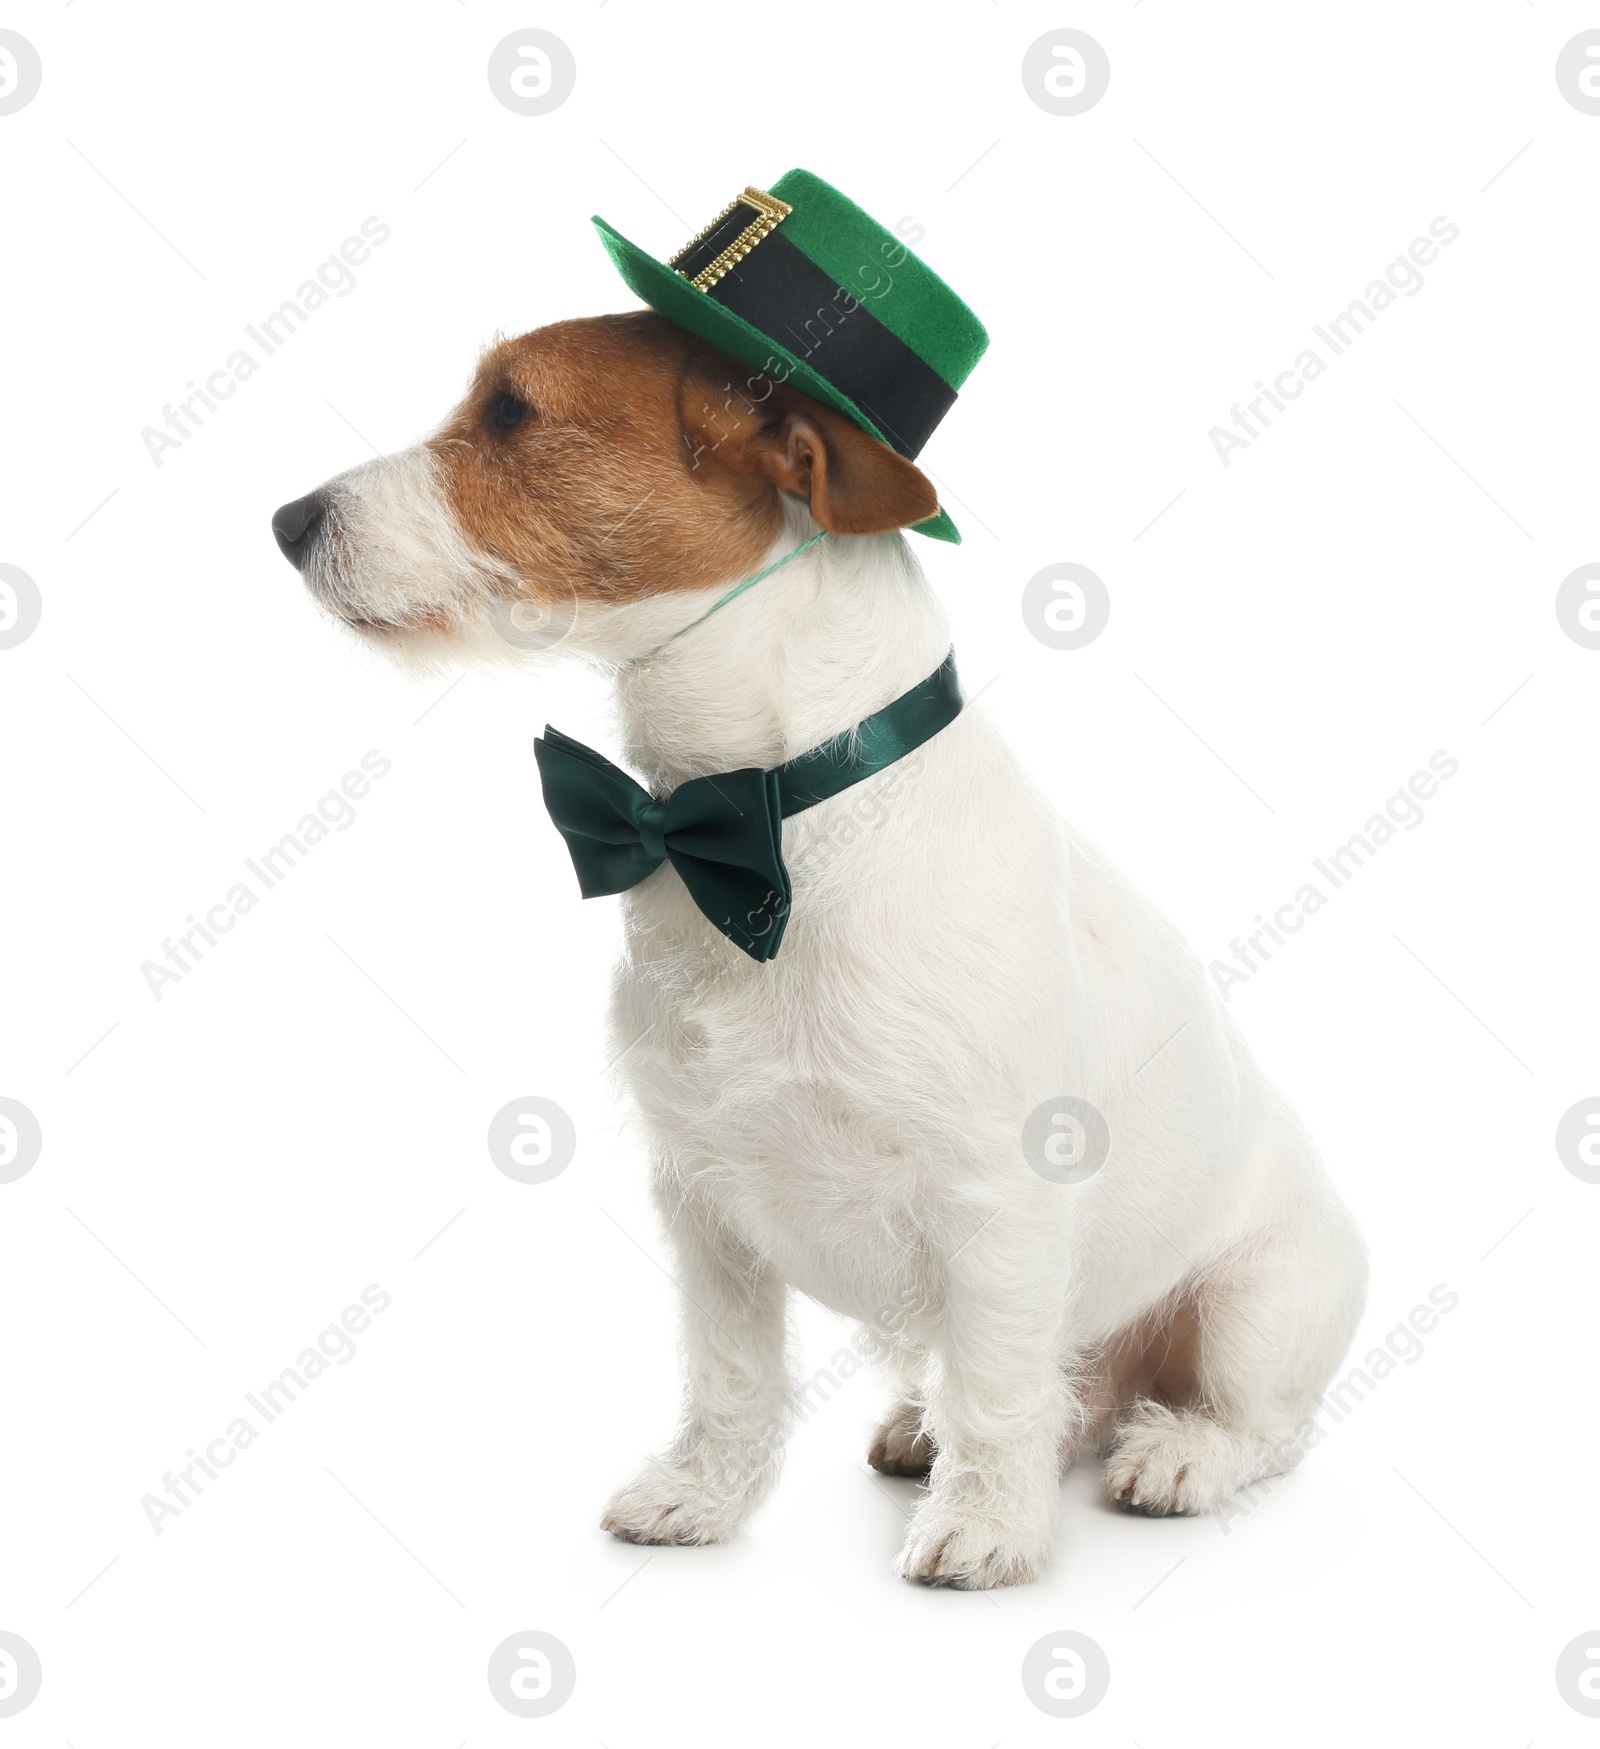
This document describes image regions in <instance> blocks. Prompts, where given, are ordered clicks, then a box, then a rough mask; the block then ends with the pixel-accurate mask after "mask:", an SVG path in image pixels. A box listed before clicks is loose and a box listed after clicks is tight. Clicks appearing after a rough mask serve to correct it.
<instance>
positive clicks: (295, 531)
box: [272, 492, 328, 571]
mask: <svg viewBox="0 0 1600 1749" xmlns="http://www.w3.org/2000/svg"><path fill="white" fill-rule="evenodd" d="M327 514H328V507H327V505H326V504H325V503H324V502H323V499H322V495H321V494H320V493H318V492H311V493H308V494H307V495H306V496H305V497H304V498H296V499H295V500H294V502H293V503H292V504H282V505H279V507H278V508H277V509H276V510H274V511H273V513H272V533H273V536H274V538H275V539H276V540H277V543H278V547H279V550H280V551H281V552H282V553H283V556H284V557H285V558H286V559H287V560H288V561H289V563H290V564H291V565H293V566H294V568H295V569H296V570H297V571H303V570H305V568H306V564H307V562H308V561H309V559H310V557H311V549H312V548H313V547H314V546H315V545H316V540H317V535H318V532H319V531H320V530H321V528H322V525H323V523H324V521H325V520H326V519H327Z"/></svg>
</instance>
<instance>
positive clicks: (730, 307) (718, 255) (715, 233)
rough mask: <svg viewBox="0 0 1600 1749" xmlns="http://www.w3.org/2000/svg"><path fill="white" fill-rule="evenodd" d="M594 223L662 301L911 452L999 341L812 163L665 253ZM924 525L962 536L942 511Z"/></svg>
mask: <svg viewBox="0 0 1600 1749" xmlns="http://www.w3.org/2000/svg"><path fill="white" fill-rule="evenodd" d="M594 223H595V226H596V228H597V229H598V230H599V232H600V240H601V242H602V243H604V244H605V247H606V251H607V253H608V254H609V255H610V257H611V259H612V261H613V262H614V263H615V265H616V268H617V271H618V272H619V273H620V274H621V275H622V277H623V279H624V280H625V281H626V282H627V284H628V286H629V288H630V289H631V290H632V291H633V292H634V293H635V294H636V295H637V296H638V297H640V298H642V299H643V300H644V302H645V303H647V304H648V305H649V306H650V308H651V309H653V310H655V311H657V312H658V313H659V314H660V315H663V316H665V317H666V318H667V320H668V321H670V322H675V323H677V324H678V326H679V327H680V328H687V329H688V330H689V331H690V332H691V333H692V334H697V335H699V336H700V338H701V339H702V340H705V341H708V342H709V343H710V344H711V345H713V346H715V347H716V348H717V349H718V350H719V351H721V352H726V353H729V354H731V355H732V356H733V357H734V358H737V359H738V360H739V361H740V362H741V363H742V364H747V365H749V366H750V367H751V368H752V369H753V370H754V371H756V372H759V373H762V374H764V375H766V376H769V377H771V378H772V379H773V380H774V381H777V382H786V383H792V384H793V385H794V386H795V387H796V388H798V389H800V390H802V391H803V392H804V393H805V394H808V395H811V396H812V397H814V398H815V399H816V400H818V401H820V402H822V403H823V405H824V406H827V407H832V408H833V409H834V410H835V411H836V412H840V413H843V414H845V415H846V416H847V417H848V418H850V419H853V420H854V421H855V422H856V424H858V425H859V426H861V427H862V429H863V430H865V431H868V432H870V433H871V434H872V435H873V436H874V437H876V438H877V439H878V440H879V441H880V442H882V443H886V444H888V445H889V446H890V448H892V449H895V450H898V451H899V452H900V454H902V455H905V456H916V455H918V454H920V453H921V450H922V446H923V444H924V443H925V442H926V441H927V439H928V437H929V436H930V435H931V433H932V431H933V429H934V427H935V426H936V425H937V424H938V423H939V421H940V420H941V419H942V418H943V417H944V415H945V414H946V413H947V412H948V411H949V410H950V408H951V406H953V405H954V403H955V399H956V392H957V390H958V389H960V387H961V385H962V384H963V383H964V382H965V381H966V380H967V378H968V376H970V375H971V373H972V367H973V366H974V365H975V364H976V363H977V362H978V360H979V359H980V358H981V357H982V356H983V352H984V348H985V347H986V346H987V345H988V344H989V336H988V335H987V334H986V333H985V332H984V328H983V324H982V323H981V322H980V321H979V320H978V318H977V317H976V316H975V315H973V313H972V311H971V310H969V309H968V308H967V306H966V305H965V304H964V303H963V302H962V301H961V299H960V298H958V297H957V296H956V294H955V293H954V292H953V291H951V289H950V288H949V286H947V285H946V284H945V283H944V281H943V280H942V279H940V278H939V276H938V275H937V274H936V273H935V272H934V271H933V270H932V269H931V268H930V267H928V266H927V265H926V264H925V263H924V262H922V261H920V260H918V258H917V257H916V256H915V255H913V254H912V253H911V251H910V250H909V249H908V248H907V247H906V244H905V242H904V240H903V239H902V238H900V237H897V236H895V234H894V233H893V232H892V231H889V230H886V229H885V228H884V227H883V226H882V225H880V224H879V223H878V222H877V220H875V219H873V218H871V217H869V216H868V215H867V214H866V213H864V212H863V211H862V210H861V208H860V207H858V206H857V205H856V204H855V202H854V201H852V200H848V199H846V197H845V196H844V195H842V194H840V192H839V191H838V189H836V188H833V187H831V186H830V185H829V184H828V183H826V182H824V181H823V180H822V178H821V177H820V176H813V175H812V174H811V172H810V171H809V170H791V171H789V173H788V174H787V175H786V176H784V177H782V178H781V179H780V180H779V181H778V182H776V183H774V184H773V186H772V188H771V189H770V190H761V189H756V188H748V189H746V190H745V192H744V193H743V194H742V195H740V196H739V198H738V199H737V200H735V201H733V202H732V203H731V204H730V205H729V206H728V207H727V208H726V209H725V210H724V211H723V212H722V213H720V214H719V215H718V216H717V217H716V218H715V219H714V220H713V221H712V222H711V223H710V224H709V225H708V226H707V227H706V228H705V230H704V231H702V232H701V233H700V234H699V236H697V237H695V238H693V239H692V240H691V241H690V242H689V243H688V244H687V245H686V246H685V247H684V248H682V249H680V250H679V251H678V253H677V254H676V255H674V256H672V257H671V258H670V259H669V260H667V261H665V262H663V261H657V260H656V259H655V258H654V257H653V256H650V255H647V254H646V253H645V251H644V250H643V249H641V248H639V247H638V245H637V244H635V243H630V242H629V241H628V239H627V238H626V237H624V236H622V235H620V234H619V233H618V232H617V231H615V230H613V229H612V228H611V226H610V225H608V224H607V223H606V222H605V220H604V219H602V218H599V217H596V219H595V221H594ZM916 531H917V533H918V534H925V535H929V536H931V537H932V538H934V539H935V540H948V541H959V540H960V539H961V536H960V534H959V533H958V532H957V531H956V526H955V524H954V523H953V522H952V521H951V520H950V517H949V515H948V513H947V512H945V511H944V510H942V509H941V510H940V512H939V514H938V515H937V516H933V517H930V518H929V519H928V521H926V522H919V523H918V524H916Z"/></svg>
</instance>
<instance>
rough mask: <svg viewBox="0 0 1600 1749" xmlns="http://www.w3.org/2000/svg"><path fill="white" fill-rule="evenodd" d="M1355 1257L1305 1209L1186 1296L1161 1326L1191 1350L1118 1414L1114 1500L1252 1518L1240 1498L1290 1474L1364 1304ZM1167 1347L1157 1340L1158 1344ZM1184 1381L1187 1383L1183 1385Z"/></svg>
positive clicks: (1354, 1245) (1315, 1212)
mask: <svg viewBox="0 0 1600 1749" xmlns="http://www.w3.org/2000/svg"><path fill="white" fill-rule="evenodd" d="M1365 1283H1366V1267H1365V1260H1364V1257H1363V1255H1362V1250H1361V1243H1360V1240H1359V1238H1358V1237H1357V1235H1356V1232H1355V1229H1354V1227H1353V1225H1352V1224H1351V1222H1350V1220H1349V1217H1348V1216H1347V1215H1346V1214H1345V1212H1344V1210H1343V1209H1342V1208H1340V1207H1338V1206H1337V1205H1336V1204H1333V1203H1332V1200H1331V1198H1329V1199H1326V1200H1319V1201H1315V1202H1311V1203H1309V1204H1307V1205H1305V1206H1302V1207H1301V1208H1299V1209H1297V1210H1296V1211H1295V1212H1294V1213H1293V1215H1292V1216H1290V1217H1289V1218H1287V1219H1286V1220H1285V1221H1284V1222H1283V1223H1282V1224H1280V1225H1279V1226H1277V1227H1275V1228H1274V1229H1273V1230H1271V1231H1270V1232H1268V1233H1264V1234H1261V1235H1258V1236H1257V1238H1256V1239H1255V1240H1253V1241H1252V1242H1251V1243H1250V1244H1248V1245H1247V1246H1244V1247H1242V1248H1240V1250H1239V1251H1237V1252H1236V1253H1234V1254H1233V1255H1232V1256H1230V1257H1228V1258H1226V1259H1224V1260H1223V1262H1222V1263H1220V1264H1218V1265H1217V1266H1215V1267H1213V1268H1212V1269H1210V1270H1208V1271H1207V1272H1206V1274H1205V1275H1204V1276H1203V1277H1202V1278H1201V1279H1200V1280H1199V1281H1198V1282H1196V1283H1193V1284H1191V1286H1190V1288H1189V1290H1188V1293H1187V1294H1186V1296H1185V1301H1184V1303H1183V1304H1182V1305H1180V1306H1179V1307H1178V1308H1176V1309H1175V1311H1174V1313H1173V1314H1172V1315H1171V1322H1173V1323H1175V1324H1177V1325H1180V1326H1181V1325H1184V1324H1188V1325H1189V1326H1190V1327H1191V1328H1192V1331H1193V1336H1192V1338H1191V1337H1185V1336H1183V1335H1182V1334H1181V1333H1180V1336H1179V1340H1178V1346H1179V1347H1180V1348H1190V1349H1193V1351H1194V1352H1193V1355H1192V1358H1186V1360H1185V1362H1184V1365H1183V1366H1182V1367H1181V1368H1179V1369H1176V1370H1177V1372H1178V1374H1179V1375H1180V1376H1176V1377H1169V1376H1167V1374H1166V1372H1164V1371H1158V1372H1157V1373H1156V1376H1155V1378H1154V1380H1153V1384H1152V1385H1151V1386H1150V1387H1148V1388H1147V1390H1146V1392H1145V1393H1142V1394H1141V1395H1140V1397H1139V1399H1138V1400H1137V1401H1135V1402H1134V1403H1133V1404H1132V1406H1131V1407H1130V1408H1129V1409H1128V1410H1127V1411H1126V1412H1125V1413H1124V1415H1123V1416H1122V1418H1121V1420H1120V1421H1119V1423H1118V1426H1117V1429H1116V1432H1115V1434H1114V1436H1113V1440H1112V1446H1111V1452H1110V1455H1109V1456H1108V1458H1107V1460H1106V1470H1105V1474H1106V1487H1107V1489H1108V1490H1109V1492H1110V1494H1111V1497H1112V1498H1113V1499H1114V1500H1117V1501H1120V1502H1121V1503H1122V1504H1124V1505H1126V1506H1130V1507H1132V1508H1133V1509H1134V1510H1136V1511H1139V1512H1144V1513H1148V1514H1150V1515H1152V1516H1156V1517H1162V1516H1166V1515H1167V1514H1169V1513H1202V1512H1217V1513H1219V1514H1221V1515H1222V1517H1223V1519H1224V1522H1226V1520H1227V1518H1228V1516H1229V1514H1230V1512H1231V1511H1238V1512H1243V1511H1248V1510H1249V1507H1250V1504H1251V1502H1252V1498H1253V1497H1252V1496H1251V1495H1250V1494H1246V1493H1244V1492H1243V1491H1244V1490H1247V1489H1250V1488H1252V1485H1253V1484H1255V1483H1258V1482H1262V1481H1265V1480H1266V1479H1268V1478H1269V1477H1272V1476H1277V1475H1281V1474H1283V1472H1284V1471H1286V1470H1291V1469H1293V1468H1294V1467H1295V1465H1296V1464H1298V1463H1299V1461H1300V1459H1301V1458H1302V1457H1303V1456H1304V1455H1305V1452H1306V1449H1307V1446H1308V1443H1314V1442H1315V1439H1316V1438H1317V1437H1320V1434H1319V1433H1313V1432H1312V1430H1311V1428H1310V1427H1309V1426H1308V1420H1309V1418H1310V1417H1311V1415H1312V1411H1313V1409H1314V1408H1315V1405H1316V1401H1317V1397H1318V1394H1319V1393H1320V1392H1321V1391H1322V1390H1323V1388H1324V1387H1325V1386H1326V1385H1327V1383H1328V1380H1329V1378H1330V1377H1331V1376H1332V1374H1333V1371H1334V1369H1335V1367H1336V1366H1337V1365H1338V1363H1339V1360H1340V1358H1341V1357H1342V1356H1343V1354H1344V1351H1345V1348H1346V1346H1347V1345H1348V1343H1349V1341H1350V1338H1351V1335H1352V1334H1353V1333H1354V1329H1355V1325H1356V1322H1357V1320H1358V1318H1359V1316H1360V1312H1361V1305H1362V1301H1363V1299H1364V1297H1365ZM1161 1339H1162V1340H1163V1341H1164V1340H1165V1339H1166V1338H1165V1335H1164V1334H1163V1335H1162V1336H1161ZM1181 1375H1188V1376H1187V1377H1185V1376H1181Z"/></svg>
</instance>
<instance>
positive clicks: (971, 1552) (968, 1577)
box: [899, 1211, 1073, 1591]
mask: <svg viewBox="0 0 1600 1749" xmlns="http://www.w3.org/2000/svg"><path fill="white" fill-rule="evenodd" d="M1053 1244H1054V1240H1053V1238H1052V1237H1051V1236H1050V1235H1048V1234H1043V1233H1041V1231H1040V1229H1039V1227H1038V1225H1037V1223H1032V1222H1030V1221H1029V1220H1027V1219H1026V1218H1023V1217H1021V1216H1018V1215H1015V1214H1013V1213H1012V1212H1010V1211H1008V1212H1007V1213H1004V1214H1001V1215H999V1216H991V1217H990V1219H989V1221H988V1223H987V1224H986V1225H984V1226H983V1227H981V1228H980V1229H979V1231H978V1232H977V1233H976V1234H975V1235H974V1236H973V1237H972V1238H970V1239H968V1240H966V1241H965V1242H964V1243H963V1244H961V1245H960V1246H959V1248H958V1249H957V1250H956V1251H955V1252H954V1253H952V1255H951V1257H950V1259H949V1260H948V1261H947V1263H946V1265H945V1269H944V1271H943V1277H944V1279H943V1284H942V1285H943V1307H942V1316H941V1317H940V1318H939V1320H938V1323H937V1325H936V1326H935V1329H934V1333H933V1338H932V1354H931V1365H930V1368H929V1379H928V1408H927V1419H926V1427H927V1431H928V1432H929V1434H930V1436H931V1437H932V1439H933V1442H934V1444H935V1446H936V1447H937V1455H936V1456H935V1458H934V1460H933V1468H932V1470H931V1472H930V1474H929V1478H928V1486H929V1493H928V1497H927V1498H926V1499H925V1500H924V1501H923V1503H922V1505H921V1506H920V1507H919V1508H918V1510H917V1513H916V1516H915V1517H914V1518H913V1519H912V1521H911V1528H910V1530H909V1532H908V1533H907V1536H906V1542H905V1547H904V1548H903V1549H902V1550H901V1553H900V1562H899V1571H900V1574H901V1576H902V1577H903V1578H906V1579H917V1580H921V1581H923V1582H924V1583H927V1584H930V1585H951V1586H955V1587H957V1588H958V1589H961V1590H968V1591H982V1590H987V1589H989V1588H990V1587H992V1586H996V1585H1016V1584H1021V1583H1024V1582H1025V1581H1027V1580H1029V1579H1031V1578H1033V1577H1034V1575H1035V1574H1036V1573H1037V1572H1038V1571H1039V1570H1040V1568H1041V1567H1043V1565H1044V1563H1045V1561H1046V1559H1047V1558H1048V1555H1049V1550H1050V1542H1051V1531H1052V1527H1053V1525H1054V1522H1055V1509H1056V1500H1057V1496H1058V1493H1059V1486H1058V1484H1059V1475H1060V1467H1059V1466H1060V1450H1061V1444H1062V1440H1063V1437H1064V1434H1065V1432H1066V1430H1067V1427H1068V1425H1069V1423H1070V1422H1071V1421H1072V1419H1073V1403H1072V1400H1071V1397H1072V1393H1071V1388H1070V1384H1069V1379H1068V1375H1067V1374H1066V1373H1065V1372H1064V1370H1063V1369H1062V1367H1061V1366H1060V1364H1059V1359H1058V1355H1059V1339H1058V1330H1059V1324H1060V1308H1061V1293H1060V1291H1059V1286H1052V1285H1051V1284H1052V1277H1059V1273H1060V1270H1059V1266H1058V1265H1055V1266H1053V1261H1052V1256H1051V1254H1050V1248H1051V1247H1052V1246H1053Z"/></svg>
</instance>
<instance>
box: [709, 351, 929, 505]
mask: <svg viewBox="0 0 1600 1749" xmlns="http://www.w3.org/2000/svg"><path fill="white" fill-rule="evenodd" d="M685 388H686V389H689V388H690V385H689V383H688V382H687V381H686V383H685ZM682 412H683V414H684V425H685V432H686V436H687V437H688V438H689V442H690V448H691V453H695V454H697V455H703V456H707V457H708V458H714V460H715V461H717V462H720V463H722V464H723V465H725V466H728V467H731V468H733V469H734V470H735V471H737V472H739V473H743V474H746V475H759V476H763V477H765V478H766V479H768V480H770V481H771V482H772V484H773V485H774V486H776V487H777V488H778V490H779V491H781V492H794V493H797V494H798V495H799V496H800V497H802V498H807V499H809V500H810V502H811V514H812V515H813V516H814V517H815V518H816V520H817V523H818V525H819V526H820V527H822V528H825V529H827V530H829V531H830V532H831V533H833V534H882V533H885V532H886V531H887V530H889V529H892V528H909V527H910V526H911V524H912V523H914V522H925V521H926V520H927V519H928V517H930V516H936V515H938V512H939V495H938V493H937V492H936V491H935V490H934V488H933V484H932V482H931V481H930V480H929V479H928V478H927V476H926V475H925V474H923V473H922V472H921V471H920V470H919V469H918V468H917V467H916V466H915V465H914V464H913V463H911V462H909V461H907V460H906V458H905V457H904V456H903V455H900V454H898V453H897V452H896V451H894V450H892V449H890V447H889V446H888V444H886V443H880V442H879V441H878V440H877V438H875V437H872V436H870V435H869V434H868V433H867V432H865V431H863V430H862V429H861V427H860V426H859V425H857V424H855V423H854V422H853V421H852V420H849V419H847V418H845V417H844V415H843V414H842V413H835V412H834V411H833V410H832V409H831V408H829V407H824V406H822V405H820V404H819V403H818V402H816V401H813V400H812V399H811V397H810V396H809V395H802V394H800V393H798V392H797V391H795V390H793V389H781V388H774V389H773V390H772V392H771V394H770V395H769V396H768V397H767V399H766V400H764V401H761V402H755V401H752V400H750V399H749V398H747V397H746V396H744V395H742V394H739V395H736V396H733V397H729V396H727V395H724V396H723V397H722V405H721V408H720V409H719V410H718V411H717V412H716V413H715V414H712V412H711V407H710V406H709V405H708V404H707V401H706V399H705V397H704V396H703V395H702V394H701V393H700V391H699V389H698V388H694V389H690V392H689V393H686V394H685V396H684V400H683V405H682ZM708 415H710V417H709V418H708V417H707V416H708Z"/></svg>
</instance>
